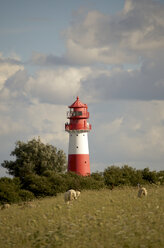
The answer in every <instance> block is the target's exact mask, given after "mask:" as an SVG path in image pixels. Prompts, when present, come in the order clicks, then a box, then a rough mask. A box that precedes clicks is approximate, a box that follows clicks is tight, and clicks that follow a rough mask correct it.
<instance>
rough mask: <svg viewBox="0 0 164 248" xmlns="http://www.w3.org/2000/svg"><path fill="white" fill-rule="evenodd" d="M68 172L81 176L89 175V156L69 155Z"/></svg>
mask: <svg viewBox="0 0 164 248" xmlns="http://www.w3.org/2000/svg"><path fill="white" fill-rule="evenodd" d="M68 171H72V172H75V173H76V174H79V175H81V176H88V175H90V162H89V154H69V155H68Z"/></svg>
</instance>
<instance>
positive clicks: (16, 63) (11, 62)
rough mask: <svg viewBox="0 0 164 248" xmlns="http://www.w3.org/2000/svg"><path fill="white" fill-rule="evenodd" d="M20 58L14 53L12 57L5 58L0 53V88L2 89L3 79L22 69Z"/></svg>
mask: <svg viewBox="0 0 164 248" xmlns="http://www.w3.org/2000/svg"><path fill="white" fill-rule="evenodd" d="M23 69H24V66H23V65H22V63H21V61H20V59H19V58H18V57H16V56H15V55H14V56H12V57H8V58H5V57H3V55H2V53H0V90H1V89H2V87H3V85H4V83H5V81H6V80H7V79H8V78H10V77H11V76H12V75H14V74H15V73H16V72H17V71H19V70H23Z"/></svg>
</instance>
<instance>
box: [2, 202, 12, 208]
mask: <svg viewBox="0 0 164 248" xmlns="http://www.w3.org/2000/svg"><path fill="white" fill-rule="evenodd" d="M9 207H10V204H9V203H4V204H3V205H2V206H1V209H7V208H9Z"/></svg>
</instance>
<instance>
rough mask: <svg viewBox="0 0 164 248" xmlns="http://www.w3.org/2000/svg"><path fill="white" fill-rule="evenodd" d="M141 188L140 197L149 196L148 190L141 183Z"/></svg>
mask: <svg viewBox="0 0 164 248" xmlns="http://www.w3.org/2000/svg"><path fill="white" fill-rule="evenodd" d="M138 187H139V190H138V197H140V198H141V197H142V196H147V190H146V189H145V188H144V187H142V186H141V185H138Z"/></svg>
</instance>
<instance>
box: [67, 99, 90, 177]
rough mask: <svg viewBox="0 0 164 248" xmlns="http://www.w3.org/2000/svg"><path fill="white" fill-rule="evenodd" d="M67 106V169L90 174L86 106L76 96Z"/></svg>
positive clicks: (87, 113) (83, 174)
mask: <svg viewBox="0 0 164 248" xmlns="http://www.w3.org/2000/svg"><path fill="white" fill-rule="evenodd" d="M69 108H70V110H69V111H68V112H67V118H68V119H69V120H70V121H69V123H68V122H67V123H66V124H65V131H67V132H68V133H69V148H68V171H72V172H75V173H77V174H79V175H82V176H87V175H90V162H89V147H88V132H89V131H90V130H91V125H90V124H89V123H88V122H87V119H88V118H89V112H88V106H87V104H84V103H82V102H81V101H80V100H79V97H77V100H76V101H75V102H74V103H73V104H72V105H70V106H69Z"/></svg>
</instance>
